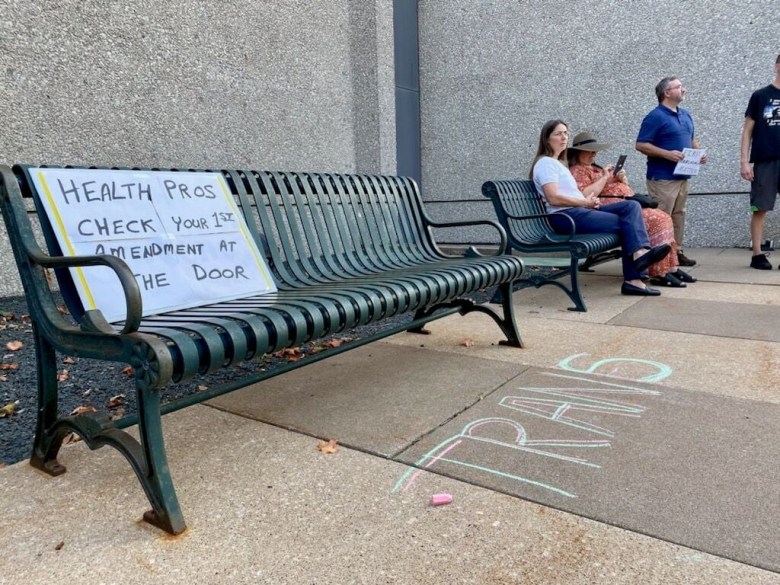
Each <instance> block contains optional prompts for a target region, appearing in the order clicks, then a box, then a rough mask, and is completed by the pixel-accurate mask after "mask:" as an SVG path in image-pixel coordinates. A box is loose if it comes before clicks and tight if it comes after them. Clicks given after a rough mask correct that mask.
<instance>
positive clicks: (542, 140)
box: [528, 120, 569, 180]
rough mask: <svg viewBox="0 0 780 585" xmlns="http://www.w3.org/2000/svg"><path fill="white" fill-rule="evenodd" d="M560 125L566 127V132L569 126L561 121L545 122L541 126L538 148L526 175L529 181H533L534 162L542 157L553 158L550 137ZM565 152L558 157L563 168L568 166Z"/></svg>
mask: <svg viewBox="0 0 780 585" xmlns="http://www.w3.org/2000/svg"><path fill="white" fill-rule="evenodd" d="M561 124H563V125H564V126H566V129H567V130H568V128H569V125H568V124H567V123H566V122H564V121H563V120H550V121H548V122H545V124H544V126H542V131H541V132H540V133H539V146H538V148H537V149H536V156H535V157H534V162H533V163H531V170H530V172H529V173H528V178H529V179H531V180H533V178H534V167H535V166H536V161H538V160H539V159H540V158H542V157H544V156H553V154H555V153H554V152H553V150H552V148H550V135H551V134H552V133H553V132H554V131H555V128H556V127H558V126H560V125H561ZM567 150H568V149H566V150H564V151H563V152H562V153H561V155H560V156H559V157H558V160H559V161H561V162H562V163H563V164H564V165H565V166H569V165H568V162H567V160H566V151H567Z"/></svg>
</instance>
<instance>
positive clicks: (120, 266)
mask: <svg viewBox="0 0 780 585" xmlns="http://www.w3.org/2000/svg"><path fill="white" fill-rule="evenodd" d="M27 255H28V256H29V258H30V260H31V261H32V262H34V263H36V264H38V265H39V266H42V267H44V268H76V267H80V266H108V267H109V268H111V269H112V270H113V271H114V273H115V274H116V275H117V277H118V278H119V283H120V284H121V285H122V291H123V292H124V295H125V306H126V308H127V317H126V318H125V325H124V327H123V328H122V330H121V332H120V334H125V333H135V332H136V331H138V326H139V325H140V323H141V312H142V308H143V304H142V300H141V290H140V289H139V288H138V282H136V280H135V277H134V276H133V273H132V271H131V270H130V267H129V266H128V265H127V263H126V262H125V261H124V260H122V259H121V258H117V257H116V256H109V255H108V254H101V255H97V256H49V255H47V254H42V253H40V252H36V251H33V250H28V251H27ZM89 313H92V312H91V311H87V321H88V327H90V329H96V328H97V329H98V330H99V331H100V332H101V333H114V331H113V329H112V328H110V327H106V326H105V325H103V326H98V325H92V323H94V322H95V320H96V319H95V317H96V318H97V319H98V320H99V321H98V322H99V323H102V324H105V320H104V319H103V317H102V314H101V315H99V316H97V315H94V316H91V315H89Z"/></svg>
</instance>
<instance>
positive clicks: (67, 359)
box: [62, 356, 76, 364]
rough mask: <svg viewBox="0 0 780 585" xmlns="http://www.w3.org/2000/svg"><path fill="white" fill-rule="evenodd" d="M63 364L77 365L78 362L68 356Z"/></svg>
mask: <svg viewBox="0 0 780 585" xmlns="http://www.w3.org/2000/svg"><path fill="white" fill-rule="evenodd" d="M62 363H63V364H75V363H76V360H74V359H73V358H72V357H70V356H68V357H66V358H65V359H64V360H62Z"/></svg>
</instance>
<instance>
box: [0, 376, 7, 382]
mask: <svg viewBox="0 0 780 585" xmlns="http://www.w3.org/2000/svg"><path fill="white" fill-rule="evenodd" d="M0 382H8V376H0Z"/></svg>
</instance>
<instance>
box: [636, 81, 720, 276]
mask: <svg viewBox="0 0 780 585" xmlns="http://www.w3.org/2000/svg"><path fill="white" fill-rule="evenodd" d="M655 95H656V97H657V98H658V106H657V107H656V108H655V109H654V110H652V111H651V112H650V113H649V114H647V116H645V118H644V120H642V126H641V127H640V128H639V135H638V136H637V137H636V149H637V150H638V151H639V152H641V153H642V154H644V155H645V156H647V193H648V195H650V197H652V198H653V199H655V200H656V201H657V202H658V208H659V209H662V210H663V211H665V212H666V213H668V214H669V215H671V216H672V223H673V224H674V239H675V240H676V241H677V246H678V248H677V249H678V253H677V260H678V262H679V264H680V266H694V265H695V264H696V261H695V260H691V259H690V258H687V257H686V256H685V254H683V249H682V244H683V237H684V235H685V212H686V204H687V201H688V179H689V177H688V175H675V174H674V167H675V166H676V165H677V163H678V162H680V161H681V160H683V158H685V157H684V156H683V149H684V148H701V147H700V146H699V141H698V140H697V139H696V138H695V136H694V129H693V118H691V115H690V114H689V113H688V110H685V109H684V108H681V107H680V103H682V101H683V99H684V98H685V88H684V87H683V84H682V82H681V81H680V80H679V79H678V78H677V77H664V78H663V79H662V80H661V81H660V82H659V83H658V85H656V86H655ZM701 162H702V163H705V162H707V156H706V155H705V156H704V157H703V158H702V160H701Z"/></svg>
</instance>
